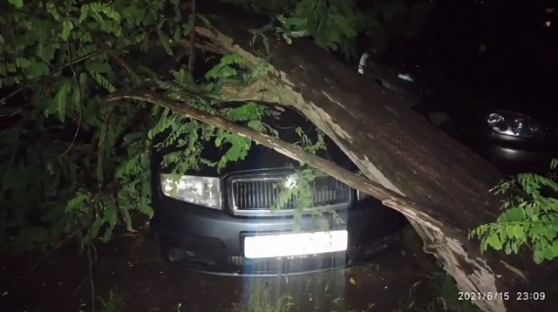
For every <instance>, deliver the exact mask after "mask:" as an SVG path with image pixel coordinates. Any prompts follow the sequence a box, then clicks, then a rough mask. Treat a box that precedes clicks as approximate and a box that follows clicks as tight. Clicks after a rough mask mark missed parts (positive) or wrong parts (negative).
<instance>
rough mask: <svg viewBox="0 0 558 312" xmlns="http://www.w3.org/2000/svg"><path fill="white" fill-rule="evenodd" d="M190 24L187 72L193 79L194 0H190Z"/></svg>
mask: <svg viewBox="0 0 558 312" xmlns="http://www.w3.org/2000/svg"><path fill="white" fill-rule="evenodd" d="M190 23H192V28H191V29H192V31H191V32H190V55H189V58H188V72H189V73H190V76H192V80H193V79H194V61H195V59H196V53H195V51H196V30H195V29H196V0H192V13H191V14H190Z"/></svg>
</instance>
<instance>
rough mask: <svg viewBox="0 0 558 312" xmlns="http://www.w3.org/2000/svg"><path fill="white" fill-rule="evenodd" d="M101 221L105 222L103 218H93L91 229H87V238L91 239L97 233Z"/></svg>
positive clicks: (101, 223)
mask: <svg viewBox="0 0 558 312" xmlns="http://www.w3.org/2000/svg"><path fill="white" fill-rule="evenodd" d="M103 223H105V220H103V218H101V217H97V218H95V221H93V224H92V225H91V229H90V230H89V239H91V240H93V239H95V238H96V237H97V236H98V235H99V230H100V229H101V226H102V225H103Z"/></svg>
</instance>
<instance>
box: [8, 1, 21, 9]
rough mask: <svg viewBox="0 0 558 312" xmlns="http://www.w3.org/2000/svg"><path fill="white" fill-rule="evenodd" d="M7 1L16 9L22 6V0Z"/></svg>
mask: <svg viewBox="0 0 558 312" xmlns="http://www.w3.org/2000/svg"><path fill="white" fill-rule="evenodd" d="M9 1H10V3H11V4H12V5H13V6H15V7H16V8H17V9H21V8H22V7H23V0H9Z"/></svg>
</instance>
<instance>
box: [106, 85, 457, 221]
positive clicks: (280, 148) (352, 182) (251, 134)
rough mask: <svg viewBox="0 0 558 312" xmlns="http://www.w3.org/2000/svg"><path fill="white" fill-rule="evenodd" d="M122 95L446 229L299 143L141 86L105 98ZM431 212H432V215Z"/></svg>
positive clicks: (413, 206)
mask: <svg viewBox="0 0 558 312" xmlns="http://www.w3.org/2000/svg"><path fill="white" fill-rule="evenodd" d="M121 99H132V100H138V101H143V102H149V103H152V104H155V105H159V106H162V107H165V108H168V109H171V110H173V111H175V112H179V113H183V114H185V115H187V116H188V117H190V118H192V119H196V120H198V121H201V122H204V123H207V124H210V125H212V126H214V127H217V128H220V129H223V130H227V131H230V132H233V133H238V134H239V135H241V136H244V137H246V138H249V139H251V140H253V141H255V142H256V143H259V144H262V145H264V146H266V147H269V148H271V149H274V150H276V151H277V152H279V153H281V154H283V155H285V156H287V157H290V158H292V159H295V160H298V161H300V162H302V163H305V164H308V165H310V166H312V167H315V168H317V169H318V170H321V171H323V172H324V173H326V174H329V175H331V176H335V177H336V178H337V179H338V180H340V181H341V182H343V183H345V184H347V185H348V186H350V187H352V188H354V189H357V190H359V191H361V192H364V193H366V194H369V195H371V196H374V197H375V198H377V199H379V200H381V201H382V203H383V204H385V205H386V206H388V207H391V208H393V209H395V210H398V211H400V212H401V213H403V214H405V215H406V216H407V217H409V218H411V219H413V220H417V221H419V222H421V223H422V224H424V225H426V226H428V227H429V228H431V229H432V230H434V231H436V232H441V231H442V229H445V231H447V229H446V227H445V226H444V223H443V222H444V220H445V219H446V218H445V217H444V216H443V215H440V214H437V213H435V212H433V211H432V210H430V209H426V208H425V207H422V206H419V205H418V204H417V203H415V202H413V201H411V200H409V199H408V198H406V197H403V196H401V195H399V194H397V193H395V192H393V191H391V190H389V189H387V188H385V187H384V186H382V185H381V184H379V183H376V182H373V181H371V180H369V179H367V178H365V177H363V176H360V175H358V174H356V173H353V172H351V171H349V170H346V169H344V168H342V167H340V166H338V165H337V164H335V163H333V162H331V161H329V160H326V159H324V158H321V157H319V156H316V155H314V154H311V153H309V152H306V151H305V150H304V149H302V148H301V147H299V146H296V145H294V144H290V143H287V142H284V141H282V140H280V139H278V138H275V137H272V136H270V135H267V134H264V133H261V132H258V131H254V130H252V129H249V128H245V127H243V126H239V125H237V124H235V123H233V122H231V121H229V120H226V119H225V118H223V117H220V116H216V115H211V114H208V113H205V112H202V111H200V110H197V109H195V108H192V107H190V106H188V105H186V104H185V103H178V102H175V101H172V100H170V99H167V98H165V97H163V96H160V95H158V94H156V93H153V92H151V91H144V90H140V91H133V92H129V93H124V94H117V95H113V96H111V97H109V98H108V99H107V100H106V101H107V102H115V101H118V100H121ZM432 215H435V216H434V217H433V216H432Z"/></svg>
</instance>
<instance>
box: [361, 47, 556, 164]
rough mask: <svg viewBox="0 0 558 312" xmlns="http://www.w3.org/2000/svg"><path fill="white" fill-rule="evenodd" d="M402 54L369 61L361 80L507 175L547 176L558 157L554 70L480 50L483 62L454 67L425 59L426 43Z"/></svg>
mask: <svg viewBox="0 0 558 312" xmlns="http://www.w3.org/2000/svg"><path fill="white" fill-rule="evenodd" d="M398 47H399V50H393V49H391V50H389V51H380V52H379V51H370V52H365V53H363V54H362V56H361V58H360V62H359V65H358V71H359V73H361V74H363V75H364V76H366V77H367V78H366V79H371V80H374V81H375V82H377V83H379V84H381V85H382V86H384V87H385V88H386V89H389V90H391V91H393V92H395V93H397V94H399V95H400V96H401V97H402V98H404V99H405V100H406V101H407V102H408V103H409V105H411V106H412V107H414V108H415V109H417V110H418V111H419V112H420V113H421V114H423V115H424V116H425V117H426V118H428V120H429V121H430V122H431V123H432V124H434V125H435V126H437V127H439V128H441V129H443V130H445V131H446V132H448V133H449V134H450V135H452V136H454V137H455V138H457V139H458V140H460V141H461V142H463V143H464V144H466V145H468V146H469V147H471V148H472V149H473V150H475V151H476V152H477V153H478V154H480V155H481V156H484V157H485V158H487V159H488V160H489V161H491V162H493V163H494V164H495V165H497V166H499V167H500V168H502V169H504V171H506V172H516V171H525V170H531V171H532V170H535V171H537V170H546V169H548V166H549V164H550V160H551V159H552V158H553V157H555V156H557V155H558V126H557V124H556V120H557V118H558V106H557V105H553V104H552V101H553V99H555V96H554V95H553V94H552V93H553V92H552V88H553V86H552V84H553V82H552V79H549V78H548V77H549V76H550V74H551V72H552V71H551V70H549V68H550V67H551V66H552V65H548V67H547V69H546V70H545V69H542V70H541V68H540V67H541V66H539V68H537V67H536V66H534V65H535V62H532V63H529V64H523V65H522V64H521V63H520V62H519V58H520V57H522V56H521V55H516V56H515V58H514V57H512V56H511V55H510V56H509V58H508V59H507V60H502V59H498V58H497V57H496V55H500V54H499V53H493V52H490V51H491V48H490V47H489V48H487V47H482V46H480V47H477V48H478V49H479V50H478V51H477V53H480V54H482V56H480V57H478V58H477V59H475V60H470V59H464V60H459V59H454V60H453V62H454V63H453V66H452V64H451V63H443V62H435V61H432V58H430V59H426V58H425V57H422V58H421V57H420V55H429V56H431V55H432V54H431V53H432V52H431V51H432V50H427V49H428V48H427V47H425V46H424V45H421V44H420V42H419V44H416V43H415V44H414V45H409V46H407V47H405V46H404V45H401V44H399V45H398ZM421 49H422V50H421ZM408 51H413V53H414V55H411V54H410V53H409V52H408ZM420 51H424V52H422V53H421V52H420ZM417 55H418V56H419V57H416V56H417ZM523 57H526V55H523ZM446 59H447V56H446ZM464 64H466V66H465V65H464ZM539 65H540V64H539ZM545 71H547V72H548V73H547V74H548V76H547V75H545ZM554 101H555V100H554Z"/></svg>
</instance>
